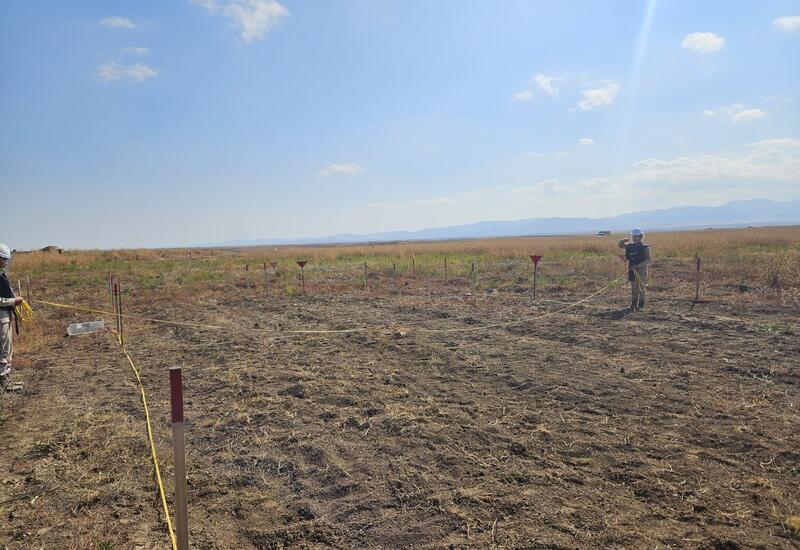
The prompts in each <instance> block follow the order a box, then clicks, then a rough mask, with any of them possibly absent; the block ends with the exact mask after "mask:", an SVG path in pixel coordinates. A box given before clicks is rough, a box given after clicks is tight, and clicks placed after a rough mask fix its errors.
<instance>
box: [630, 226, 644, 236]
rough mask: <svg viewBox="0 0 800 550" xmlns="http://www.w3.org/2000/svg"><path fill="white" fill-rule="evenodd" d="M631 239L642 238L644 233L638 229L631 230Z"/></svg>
mask: <svg viewBox="0 0 800 550" xmlns="http://www.w3.org/2000/svg"><path fill="white" fill-rule="evenodd" d="M631 237H644V231H642V230H641V229H639V228H638V227H637V228H635V229H631Z"/></svg>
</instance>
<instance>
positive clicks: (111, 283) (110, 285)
mask: <svg viewBox="0 0 800 550" xmlns="http://www.w3.org/2000/svg"><path fill="white" fill-rule="evenodd" d="M108 298H109V299H110V300H111V307H112V308H113V307H114V276H113V275H112V274H111V272H110V271H109V272H108Z"/></svg>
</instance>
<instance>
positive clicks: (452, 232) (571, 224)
mask: <svg viewBox="0 0 800 550" xmlns="http://www.w3.org/2000/svg"><path fill="white" fill-rule="evenodd" d="M799 224H800V200H793V201H786V202H776V201H771V200H764V199H755V200H745V201H734V202H729V203H726V204H723V205H722V206H680V207H676V208H665V209H660V210H644V211H641V212H631V213H629V214H621V215H619V216H612V217H609V218H530V219H526V220H516V221H486V222H478V223H471V224H466V225H453V226H450V227H437V228H428V229H420V230H418V231H383V232H380V233H367V234H364V235H355V234H350V233H345V234H340V235H332V236H328V237H316V238H305V239H258V240H241V239H239V240H234V241H228V242H223V243H215V244H209V245H203V246H214V247H233V246H235V247H242V246H267V245H289V244H295V245H305V244H342V243H365V242H387V241H440V240H452V239H480V238H487V237H520V236H534V235H537V236H547V235H575V234H586V233H596V232H597V231H614V232H618V231H629V230H630V229H631V228H632V227H641V228H642V229H644V230H645V231H667V230H681V229H704V228H708V227H716V228H722V227H747V226H768V225H799Z"/></svg>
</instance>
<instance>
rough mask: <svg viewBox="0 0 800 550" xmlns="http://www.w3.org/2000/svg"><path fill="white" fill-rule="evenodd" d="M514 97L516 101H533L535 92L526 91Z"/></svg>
mask: <svg viewBox="0 0 800 550" xmlns="http://www.w3.org/2000/svg"><path fill="white" fill-rule="evenodd" d="M513 97H514V100H515V101H530V100H532V99H533V92H531V91H530V90H525V91H522V92H517V93H515V94H514V96H513Z"/></svg>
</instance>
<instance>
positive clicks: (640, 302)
mask: <svg viewBox="0 0 800 550" xmlns="http://www.w3.org/2000/svg"><path fill="white" fill-rule="evenodd" d="M636 308H637V309H644V298H639V303H638V304H637V306H636Z"/></svg>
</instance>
